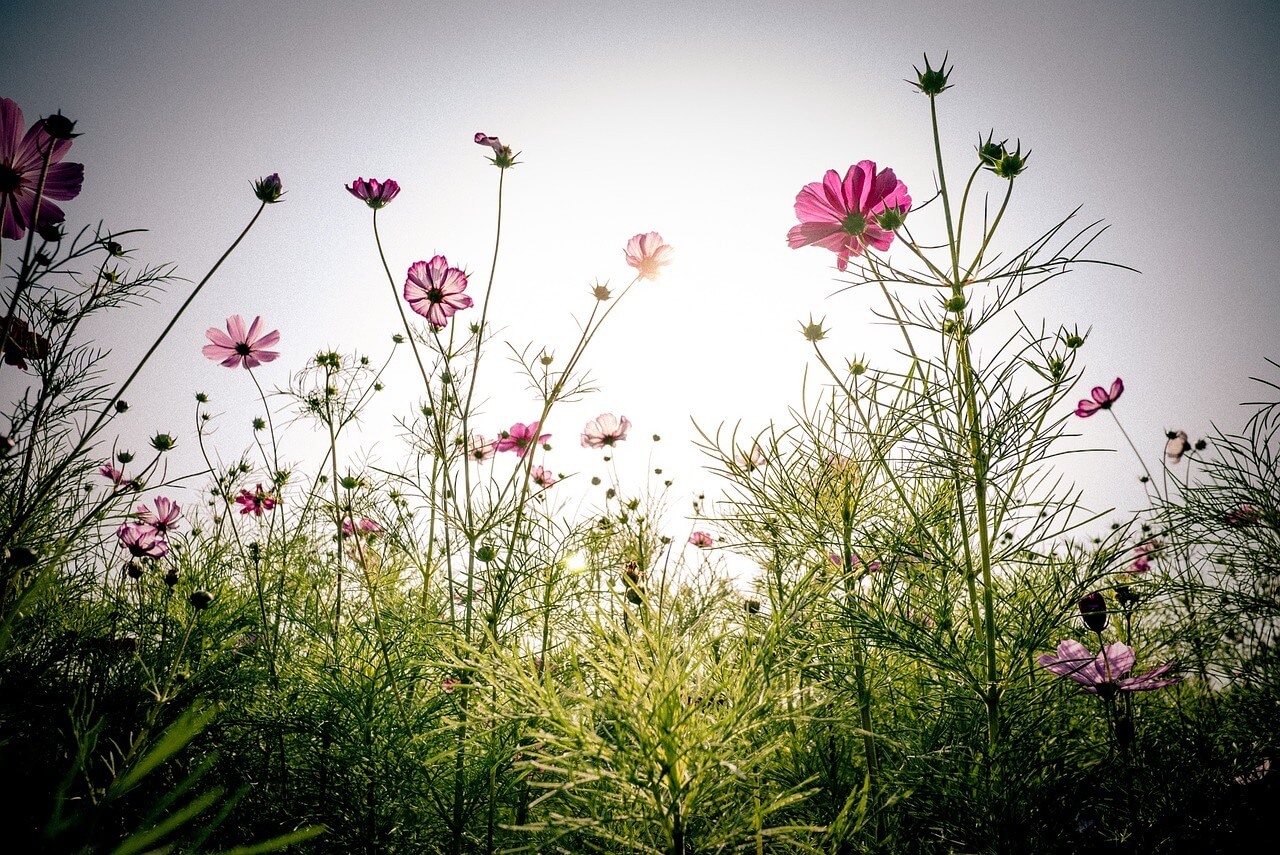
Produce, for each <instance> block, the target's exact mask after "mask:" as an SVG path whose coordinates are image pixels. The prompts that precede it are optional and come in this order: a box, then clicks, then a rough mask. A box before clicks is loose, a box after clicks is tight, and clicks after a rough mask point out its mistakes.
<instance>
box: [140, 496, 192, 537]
mask: <svg viewBox="0 0 1280 855" xmlns="http://www.w3.org/2000/svg"><path fill="white" fill-rule="evenodd" d="M155 505H156V509H155V511H152V510H151V508H149V507H147V506H146V505H138V507H137V510H136V511H135V513H136V514H137V517H138V520H139V521H141V522H144V523H146V524H147V525H149V526H151V527H152V528H154V529H155V530H156V531H158V532H160V533H161V534H168V533H169V532H171V531H173V530H174V529H176V528H177V527H178V523H179V522H180V521H181V519H182V506H181V505H179V504H178V503H177V502H175V501H173V499H167V498H165V497H164V496H160V497H158V498H157V499H156V502H155Z"/></svg>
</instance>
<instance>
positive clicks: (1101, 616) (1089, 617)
mask: <svg viewBox="0 0 1280 855" xmlns="http://www.w3.org/2000/svg"><path fill="white" fill-rule="evenodd" d="M1080 617H1082V618H1084V625H1085V626H1087V627H1089V629H1091V630H1093V631H1094V632H1102V631H1103V630H1104V629H1106V628H1107V601H1106V599H1105V598H1104V597H1103V596H1102V594H1101V593H1099V592H1098V591H1094V592H1093V593H1091V594H1085V595H1084V596H1083V597H1082V598H1081V599H1080Z"/></svg>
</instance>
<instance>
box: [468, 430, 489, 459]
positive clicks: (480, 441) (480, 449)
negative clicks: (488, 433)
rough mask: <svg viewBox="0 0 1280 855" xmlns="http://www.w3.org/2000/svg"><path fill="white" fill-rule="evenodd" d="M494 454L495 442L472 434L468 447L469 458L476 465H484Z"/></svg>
mask: <svg viewBox="0 0 1280 855" xmlns="http://www.w3.org/2000/svg"><path fill="white" fill-rule="evenodd" d="M493 454H494V441H493V440H491V439H485V438H484V437H483V436H481V435H480V434H478V433H473V434H471V442H470V443H469V444H468V445H467V456H469V457H470V458H471V459H472V460H474V461H475V462H476V463H483V462H484V461H486V460H488V459H489V458H490V457H493Z"/></svg>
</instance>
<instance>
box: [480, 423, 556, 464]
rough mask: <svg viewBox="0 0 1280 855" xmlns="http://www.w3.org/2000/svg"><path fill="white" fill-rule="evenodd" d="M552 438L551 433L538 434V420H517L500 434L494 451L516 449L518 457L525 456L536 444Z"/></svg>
mask: <svg viewBox="0 0 1280 855" xmlns="http://www.w3.org/2000/svg"><path fill="white" fill-rule="evenodd" d="M549 439H551V434H549V433H544V434H542V436H538V422H530V423H529V424H524V423H523V422H516V423H515V424H513V425H512V426H511V427H510V429H508V430H504V431H503V432H502V433H500V434H499V435H498V441H497V442H495V443H494V445H493V449H494V451H514V452H515V453H516V457H524V456H525V455H526V454H528V453H529V451H530V450H531V449H532V448H533V447H534V446H535V445H542V444H543V443H545V442H546V441H547V440H549Z"/></svg>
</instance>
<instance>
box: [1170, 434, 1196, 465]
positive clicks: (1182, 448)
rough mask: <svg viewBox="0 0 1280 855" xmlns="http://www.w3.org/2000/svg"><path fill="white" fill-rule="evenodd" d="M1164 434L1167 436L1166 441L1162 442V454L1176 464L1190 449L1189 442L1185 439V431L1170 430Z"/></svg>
mask: <svg viewBox="0 0 1280 855" xmlns="http://www.w3.org/2000/svg"><path fill="white" fill-rule="evenodd" d="M1165 436H1167V437H1168V442H1166V443H1165V444H1164V456H1165V457H1167V458H1168V459H1169V462H1170V463H1171V464H1177V463H1179V462H1180V461H1181V460H1182V456H1183V455H1184V454H1186V453H1187V452H1188V451H1190V450H1191V443H1190V442H1188V441H1187V432H1186V431H1185V430H1177V431H1172V430H1171V431H1169V433H1167V434H1165Z"/></svg>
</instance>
